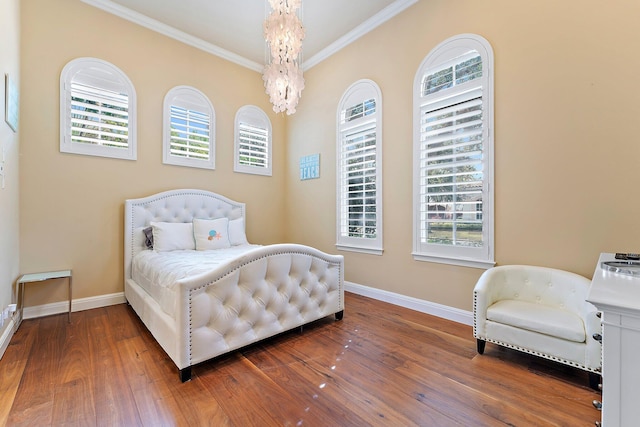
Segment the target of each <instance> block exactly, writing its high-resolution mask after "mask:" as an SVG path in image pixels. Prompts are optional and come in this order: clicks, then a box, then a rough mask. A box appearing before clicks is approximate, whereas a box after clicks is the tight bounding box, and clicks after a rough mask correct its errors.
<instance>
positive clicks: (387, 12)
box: [83, 0, 418, 71]
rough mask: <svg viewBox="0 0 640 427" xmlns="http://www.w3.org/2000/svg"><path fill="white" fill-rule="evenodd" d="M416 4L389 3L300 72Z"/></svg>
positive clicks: (405, 0)
mask: <svg viewBox="0 0 640 427" xmlns="http://www.w3.org/2000/svg"><path fill="white" fill-rule="evenodd" d="M83 1H84V0H83ZM417 2H418V0H397V1H394V2H393V3H391V4H390V5H389V6H387V7H385V8H384V9H382V10H381V11H380V12H378V13H377V14H375V15H374V16H372V17H371V18H369V19H367V20H366V21H364V22H363V23H362V24H360V25H358V26H357V27H356V28H354V29H353V30H351V31H349V32H348V33H347V34H345V35H344V36H342V37H340V38H339V39H338V40H336V41H335V42H333V43H331V44H330V45H329V46H327V47H325V48H324V49H322V50H321V51H320V52H318V53H316V54H315V55H313V56H312V57H311V58H309V59H307V60H306V61H304V62H303V63H302V70H303V71H307V70H309V69H310V68H311V67H313V66H314V65H318V64H319V63H320V62H322V61H324V60H325V59H327V58H328V57H330V56H331V55H333V54H334V53H337V52H338V51H340V50H341V49H343V48H345V47H347V46H348V45H350V44H351V43H353V42H354V41H356V40H358V39H359V38H360V37H362V36H364V35H365V34H367V33H368V32H370V31H373V30H374V29H376V28H377V27H378V26H380V25H382V24H384V23H385V22H387V21H388V20H390V19H391V18H393V17H395V16H396V15H398V14H400V13H401V12H403V11H404V10H405V9H407V8H409V7H410V6H413V5H414V4H415V3H417Z"/></svg>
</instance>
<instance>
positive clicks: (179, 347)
mask: <svg viewBox="0 0 640 427" xmlns="http://www.w3.org/2000/svg"><path fill="white" fill-rule="evenodd" d="M124 212H125V213H124V216H125V226H124V292H125V297H126V299H127V301H128V303H129V304H130V305H131V307H132V308H133V309H134V310H135V312H136V313H137V314H138V316H139V317H140V319H141V320H142V322H143V323H144V324H145V326H146V327H147V328H148V329H149V331H150V332H151V334H152V335H153V336H154V338H155V339H156V340H157V341H158V343H159V344H160V346H161V347H162V348H163V349H164V351H165V352H166V353H167V355H168V356H169V357H170V358H171V360H173V362H174V363H175V364H176V366H177V367H178V370H179V374H180V379H181V380H182V381H183V382H184V381H188V380H189V379H191V367H192V366H193V365H195V364H197V363H200V362H204V361H206V360H209V359H212V358H215V357H217V356H220V355H222V354H225V353H228V352H231V351H234V350H236V349H239V348H241V347H244V346H247V345H249V344H252V343H255V342H257V341H260V340H263V339H265V338H269V337H272V336H274V335H277V334H279V333H282V332H285V331H289V330H291V329H294V328H297V327H300V326H303V325H305V324H307V323H310V322H313V321H315V320H318V319H321V318H323V317H326V316H329V315H335V317H336V319H338V320H340V319H342V316H343V313H344V259H343V257H342V256H341V255H329V254H325V253H323V252H321V251H319V250H317V249H314V248H311V247H308V246H303V245H296V244H278V245H269V246H260V247H257V248H255V249H253V250H251V251H249V252H248V253H246V254H244V255H242V256H241V257H239V258H236V259H235V260H233V261H232V262H230V263H229V264H226V265H223V266H220V267H218V268H216V269H214V270H212V271H210V272H208V273H205V274H202V275H199V276H196V277H190V278H187V279H183V280H180V281H179V284H178V286H179V291H178V295H179V296H178V298H179V301H178V304H177V310H176V313H175V315H174V317H172V316H170V315H168V314H167V313H165V312H164V311H163V310H162V308H161V307H160V305H159V304H158V303H157V302H156V301H155V300H154V299H153V298H151V296H150V295H149V294H148V293H147V292H146V291H145V290H144V289H142V288H141V287H140V286H139V285H138V284H137V283H136V282H135V281H134V280H133V279H132V278H131V260H132V258H133V256H134V255H135V254H136V253H138V252H139V251H142V250H147V249H146V247H145V245H144V234H143V232H142V229H143V228H145V227H147V226H149V223H150V222H151V221H163V222H191V221H192V220H193V218H220V217H227V218H229V220H232V219H237V218H241V217H242V218H244V217H245V205H244V203H238V202H234V201H232V200H230V199H228V198H226V197H224V196H221V195H219V194H216V193H212V192H209V191H204V190H191V189H185V190H171V191H165V192H162V193H158V194H154V195H151V196H148V197H144V198H140V199H130V200H126V201H125V209H124ZM245 222H246V221H245Z"/></svg>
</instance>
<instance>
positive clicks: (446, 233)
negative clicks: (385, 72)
mask: <svg viewBox="0 0 640 427" xmlns="http://www.w3.org/2000/svg"><path fill="white" fill-rule="evenodd" d="M421 116H422V121H421V126H420V129H421V140H422V143H421V145H420V151H421V153H420V170H421V173H420V199H421V209H420V224H421V229H420V239H421V242H422V243H432V244H444V245H452V246H468V247H482V246H483V244H484V242H483V222H482V202H483V200H482V198H483V173H484V171H483V117H482V99H481V98H480V97H476V98H473V99H468V100H465V101H462V102H459V103H457V104H455V105H451V106H448V107H444V108H440V109H435V110H431V109H429V106H425V107H424V108H423V111H422V114H421Z"/></svg>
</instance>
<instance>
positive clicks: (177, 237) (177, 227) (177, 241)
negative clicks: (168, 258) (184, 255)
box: [150, 222, 196, 252]
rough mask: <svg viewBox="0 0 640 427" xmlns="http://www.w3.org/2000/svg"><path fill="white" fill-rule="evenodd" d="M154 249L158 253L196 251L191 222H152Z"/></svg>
mask: <svg viewBox="0 0 640 427" xmlns="http://www.w3.org/2000/svg"><path fill="white" fill-rule="evenodd" d="M150 225H151V228H152V232H153V249H154V250H155V251H158V252H166V251H176V250H179V249H191V250H193V249H195V248H196V245H195V242H194V241H193V224H192V223H190V222H151V223H150Z"/></svg>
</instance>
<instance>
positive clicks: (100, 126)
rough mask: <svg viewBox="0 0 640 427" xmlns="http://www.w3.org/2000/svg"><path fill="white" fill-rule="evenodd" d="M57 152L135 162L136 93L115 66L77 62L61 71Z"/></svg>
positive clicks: (85, 60) (91, 60)
mask: <svg viewBox="0 0 640 427" xmlns="http://www.w3.org/2000/svg"><path fill="white" fill-rule="evenodd" d="M60 151H61V152H63V153H74V154H84V155H89V156H102V157H115V158H118V159H128V160H135V159H136V91H135V89H134V88H133V84H132V83H131V81H130V80H129V78H128V77H127V76H126V74H124V73H123V72H122V71H121V70H120V69H119V68H118V67H116V66H115V65H113V64H110V63H108V62H106V61H103V60H101V59H96V58H77V59H74V60H73V61H71V62H69V63H68V64H67V65H66V66H65V67H64V68H63V69H62V73H61V74H60Z"/></svg>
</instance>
